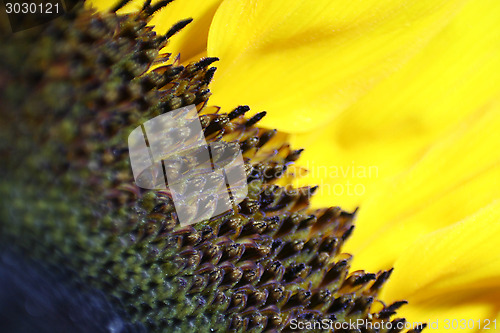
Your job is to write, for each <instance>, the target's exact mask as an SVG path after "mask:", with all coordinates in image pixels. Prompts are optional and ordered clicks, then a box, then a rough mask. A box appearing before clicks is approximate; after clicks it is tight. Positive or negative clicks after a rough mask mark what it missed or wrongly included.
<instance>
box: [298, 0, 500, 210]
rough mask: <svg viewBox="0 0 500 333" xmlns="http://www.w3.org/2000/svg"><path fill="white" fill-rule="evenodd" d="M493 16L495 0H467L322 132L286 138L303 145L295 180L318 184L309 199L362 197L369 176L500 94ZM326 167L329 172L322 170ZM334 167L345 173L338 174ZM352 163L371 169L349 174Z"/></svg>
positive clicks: (407, 158)
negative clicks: (417, 49)
mask: <svg viewBox="0 0 500 333" xmlns="http://www.w3.org/2000/svg"><path fill="white" fill-rule="evenodd" d="M499 16H500V2H498V1H496V0H478V1H470V2H469V3H467V4H466V5H465V6H464V7H463V8H462V10H461V11H460V12H459V13H458V14H457V15H456V16H455V18H454V19H453V20H452V21H450V23H449V24H448V25H447V26H446V27H445V28H444V29H443V30H442V31H441V32H440V33H438V34H437V35H436V36H435V37H434V38H433V39H432V41H431V42H430V43H429V44H428V45H427V46H426V47H425V48H423V49H422V51H421V52H419V53H418V54H417V55H416V56H415V57H414V58H412V59H411V60H410V61H409V62H408V63H407V64H406V65H404V66H403V67H402V68H401V69H400V70H399V71H398V72H396V73H394V74H393V75H391V76H390V77H388V78H387V79H385V80H384V81H382V82H381V83H380V84H379V85H377V86H376V87H375V88H374V89H372V90H371V91H370V92H368V93H367V94H366V95H365V96H364V97H362V98H361V99H360V100H359V101H358V102H357V103H355V104H354V105H353V106H351V107H350V108H349V109H348V110H346V111H345V112H342V113H341V114H340V115H339V116H338V117H337V118H336V119H335V120H334V121H333V122H331V123H330V124H329V125H326V126H324V128H325V129H324V130H323V133H318V131H315V132H314V133H310V134H307V135H306V134H302V135H296V136H295V137H294V138H292V141H293V143H294V145H295V146H299V147H305V148H306V151H305V152H304V154H303V158H301V159H300V160H299V161H298V165H300V166H302V167H305V168H308V169H310V173H309V174H308V175H307V177H304V178H303V179H300V180H298V182H297V185H305V184H315V183H318V184H320V185H321V184H322V185H323V188H324V190H323V191H322V190H321V187H320V195H319V196H316V197H315V198H314V201H313V203H314V204H315V205H321V206H324V205H329V204H331V203H335V204H338V205H341V206H342V207H344V208H346V209H351V210H352V209H354V208H355V207H357V206H359V205H361V204H362V202H363V198H364V197H365V194H366V193H369V192H370V190H371V188H372V187H373V184H374V183H376V182H377V181H379V180H380V181H382V180H383V179H384V178H386V177H387V176H394V175H396V174H398V173H399V172H401V171H403V170H405V169H407V168H409V167H410V166H411V165H412V164H413V163H414V162H415V160H416V159H417V158H418V157H419V156H420V155H421V152H422V151H424V149H425V148H426V147H427V146H429V145H430V144H432V143H433V141H435V140H436V139H437V138H438V137H439V136H440V135H442V133H443V132H445V131H447V130H449V129H450V128H451V127H452V126H455V125H456V124H457V123H458V122H460V121H461V120H462V119H463V118H464V117H466V116H467V115H469V114H470V113H472V112H475V111H477V110H478V109H479V108H481V107H482V105H484V104H485V103H487V101H489V100H491V99H492V98H493V97H494V96H496V95H498V94H499V91H500V88H499V87H500V74H499V73H500V43H498V40H500V25H498V23H497V21H498V17H499ZM325 169H328V170H331V171H332V172H330V173H329V174H332V177H325V176H324V172H323V175H320V172H318V170H320V171H321V170H325ZM335 169H339V170H340V169H342V171H344V174H345V176H343V175H339V176H336V175H335V172H334V171H335ZM354 169H355V170H354ZM358 169H366V170H368V169H371V170H372V172H371V174H370V175H368V176H366V177H364V176H363V173H362V172H360V173H359V174H360V176H361V177H359V176H356V175H355V176H352V172H351V171H357V170H358ZM373 170H376V172H375V171H373ZM355 173H358V172H355ZM355 186H357V190H356V191H355ZM349 190H350V191H349ZM374 190H376V187H375V188H374Z"/></svg>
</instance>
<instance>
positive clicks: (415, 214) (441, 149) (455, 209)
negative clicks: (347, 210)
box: [346, 101, 500, 270]
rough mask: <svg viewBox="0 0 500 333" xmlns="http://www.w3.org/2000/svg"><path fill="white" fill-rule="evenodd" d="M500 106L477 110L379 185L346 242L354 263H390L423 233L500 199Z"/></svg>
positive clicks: (370, 267)
mask: <svg viewBox="0 0 500 333" xmlns="http://www.w3.org/2000/svg"><path fill="white" fill-rule="evenodd" d="M499 110H500V105H499V103H498V101H497V102H496V104H494V105H490V106H489V107H488V108H486V109H483V110H481V111H478V112H477V113H476V114H475V115H472V116H471V117H469V118H468V119H466V120H465V121H464V122H463V123H462V124H461V125H460V126H457V128H456V129H455V130H454V131H452V132H451V133H450V134H449V135H448V136H447V137H446V138H444V139H443V140H441V141H440V142H439V143H437V144H436V145H435V146H434V147H432V149H430V150H429V151H428V152H427V153H426V154H425V155H424V156H423V158H422V159H421V160H420V161H419V162H418V163H417V164H416V165H415V166H414V167H413V168H411V169H410V170H409V171H407V172H406V173H404V174H402V175H401V176H399V177H397V178H396V179H393V180H391V181H388V182H386V184H385V185H383V186H382V185H378V186H377V189H376V191H374V192H373V193H371V195H370V196H369V198H368V199H367V201H366V202H365V203H364V204H363V206H362V208H361V209H360V212H359V216H358V220H357V223H356V225H357V228H356V232H355V233H354V234H353V237H352V239H351V240H350V241H349V242H348V243H347V246H346V250H347V251H350V252H352V253H354V254H355V259H354V262H353V266H354V267H360V266H362V267H363V268H364V269H368V270H378V269H380V268H386V267H389V266H391V265H392V263H393V262H394V260H395V259H396V258H397V257H398V255H399V253H400V251H402V250H404V249H405V247H406V246H407V245H408V243H411V242H412V241H413V240H415V239H416V238H418V237H419V236H421V235H424V234H426V233H428V232H431V231H434V230H436V229H439V228H441V227H444V226H447V225H450V224H453V223H455V222H456V221H459V220H461V219H464V218H465V217H467V216H469V215H471V214H473V213H475V212H476V211H478V210H479V209H481V208H482V207H484V206H485V205H486V204H487V203H489V202H491V201H492V200H494V199H496V198H499V197H500V192H499V191H498V187H499V184H500V154H499V153H498V152H499V151H500V141H499V140H498V133H499V131H500V112H499ZM374 254H377V255H376V256H374Z"/></svg>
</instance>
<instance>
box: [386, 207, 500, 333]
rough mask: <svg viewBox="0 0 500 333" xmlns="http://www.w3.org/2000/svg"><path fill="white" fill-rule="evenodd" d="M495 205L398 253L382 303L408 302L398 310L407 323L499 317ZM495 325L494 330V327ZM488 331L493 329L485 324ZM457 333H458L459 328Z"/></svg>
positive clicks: (499, 211) (499, 231)
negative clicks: (408, 321) (401, 309)
mask: <svg viewBox="0 0 500 333" xmlns="http://www.w3.org/2000/svg"><path fill="white" fill-rule="evenodd" d="M499 221H500V201H495V202H493V203H492V204H490V205H489V206H487V207H485V208H483V209H482V210H480V211H479V212H478V213H477V214H475V215H473V216H470V217H468V218H466V219H464V220H463V221H461V222H458V223H456V224H454V225H452V226H449V227H447V228H443V229H440V230H438V231H436V232H433V233H430V234H428V235H425V236H422V237H421V238H419V239H418V240H417V241H415V242H413V243H411V244H410V246H409V247H408V248H407V250H405V251H404V252H403V253H401V255H400V257H399V258H398V260H397V261H396V263H395V266H394V272H393V274H392V276H391V279H390V280H389V281H388V283H387V284H386V286H385V288H384V289H383V292H382V295H381V297H382V299H384V300H386V301H388V302H392V301H394V300H398V299H401V298H404V299H407V300H408V301H409V302H410V304H409V305H407V306H406V307H405V309H403V311H401V312H399V315H403V316H406V317H407V318H408V319H410V320H420V321H421V320H423V321H427V320H430V322H435V321H436V320H439V327H440V330H438V331H439V332H444V331H445V330H444V329H445V327H444V325H445V319H450V320H454V319H456V320H458V321H460V320H461V319H474V320H475V321H476V323H475V329H470V327H466V329H464V330H463V331H464V332H475V331H478V330H477V328H478V325H479V323H478V321H480V323H481V324H482V325H483V326H484V324H485V319H489V320H494V319H496V318H497V317H498V316H499V314H500V308H498V298H499V297H500V252H499V251H498V244H499V242H500V223H499ZM498 324H500V323H497V328H498V327H499V326H498ZM490 330H491V331H493V332H495V331H496V330H495V329H494V328H493V326H492V325H491V324H490ZM448 331H449V330H448ZM460 332H462V330H460Z"/></svg>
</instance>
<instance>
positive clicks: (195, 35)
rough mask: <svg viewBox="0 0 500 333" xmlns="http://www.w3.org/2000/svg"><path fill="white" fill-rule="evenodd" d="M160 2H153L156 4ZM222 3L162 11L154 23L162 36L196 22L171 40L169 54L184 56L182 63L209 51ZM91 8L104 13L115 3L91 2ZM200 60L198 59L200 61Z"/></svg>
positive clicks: (196, 2) (130, 8) (192, 0)
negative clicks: (179, 24)
mask: <svg viewBox="0 0 500 333" xmlns="http://www.w3.org/2000/svg"><path fill="white" fill-rule="evenodd" d="M156 2H158V1H153V4H155V3H156ZM221 2H222V0H181V1H173V2H172V3H170V4H168V5H167V6H166V7H165V8H163V9H161V10H160V11H158V12H157V13H156V14H155V15H154V16H153V19H152V20H151V22H150V25H153V26H154V27H155V31H156V32H157V33H159V34H164V33H166V32H167V31H168V30H169V29H170V28H171V27H172V26H173V25H174V24H175V23H177V22H179V21H181V20H184V19H188V18H192V19H193V22H191V23H190V24H188V25H187V26H186V27H185V28H183V29H182V32H180V33H178V34H176V35H175V36H173V37H171V38H170V40H169V43H168V45H167V46H166V48H165V49H164V51H165V52H169V53H172V54H173V55H174V56H176V55H177V54H180V60H181V62H183V61H186V60H187V59H190V58H192V57H195V56H196V55H198V54H202V53H203V52H205V51H206V49H207V39H208V30H209V28H210V24H211V23H212V18H213V16H214V14H215V11H216V10H217V8H218V7H219V5H220V3H221ZM89 3H90V5H92V6H94V7H95V8H97V9H99V10H101V11H104V10H109V9H110V8H111V7H113V6H114V3H115V2H114V1H103V0H91V1H89ZM143 3H144V1H131V2H130V3H128V4H127V5H126V6H125V7H123V8H122V9H120V10H119V11H118V12H119V13H122V14H123V13H130V12H134V11H138V10H139V9H140V8H141V7H142V5H143ZM197 60H198V59H197Z"/></svg>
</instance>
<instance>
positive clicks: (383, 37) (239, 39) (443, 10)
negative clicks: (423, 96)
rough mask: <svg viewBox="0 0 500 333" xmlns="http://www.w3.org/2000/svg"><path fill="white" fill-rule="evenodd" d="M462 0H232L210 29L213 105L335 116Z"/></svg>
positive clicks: (313, 123)
mask: <svg viewBox="0 0 500 333" xmlns="http://www.w3.org/2000/svg"><path fill="white" fill-rule="evenodd" d="M463 2H464V1H460V0H455V1H444V0H440V1H437V0H425V1H401V0H382V1H381V0H376V1H375V0H370V1H366V0H363V1H362V0H357V1H352V0H344V1H330V0H322V1H299V0H295V1H285V0H279V1H277V0H273V1H271V0H253V1H243V0H229V1H224V3H223V4H222V5H221V6H220V7H219V9H218V10H217V12H216V15H215V17H214V21H213V24H212V26H211V28H210V33H209V40H208V54H209V55H210V56H218V57H220V58H221V62H220V63H219V65H218V67H219V70H218V74H217V75H216V77H215V82H214V83H213V85H212V91H213V92H214V96H213V98H212V102H214V103H215V104H217V105H221V106H223V107H227V108H231V107H234V106H236V105H238V104H241V103H245V104H249V105H250V106H251V107H253V108H254V109H255V110H261V109H266V110H267V111H269V113H268V116H267V117H266V118H265V119H264V121H263V124H264V125H265V126H271V127H276V126H277V127H278V128H279V129H281V130H284V131H287V132H303V131H308V130H311V129H313V128H315V127H317V126H318V125H322V124H324V123H325V121H328V120H331V119H333V117H335V115H337V114H338V112H339V111H341V110H344V109H346V108H347V107H348V106H350V105H351V104H352V103H354V102H355V101H356V100H358V99H359V97H360V96H362V95H363V94H364V93H366V92H367V91H368V90H369V89H371V88H372V87H373V86H375V85H376V84H377V83H378V82H379V81H380V80H381V79H383V78H385V77H387V76H388V75H389V74H390V73H392V72H393V71H395V70H396V69H398V68H399V67H400V66H401V65H402V64H404V63H405V62H406V61H407V60H408V59H409V58H411V56H413V55H415V54H416V53H417V52H418V51H419V50H420V49H421V48H422V47H423V46H425V45H426V44H427V43H428V42H429V40H430V39H431V38H432V37H433V36H434V35H435V34H436V33H438V32H439V31H440V30H441V29H442V28H443V27H444V26H446V24H447V23H448V22H449V20H450V19H451V18H452V17H453V15H454V14H455V13H456V12H457V10H458V9H459V8H460V6H461V5H462V4H463Z"/></svg>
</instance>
